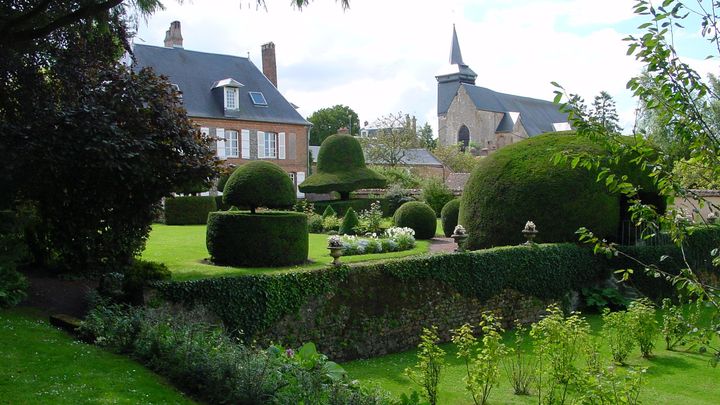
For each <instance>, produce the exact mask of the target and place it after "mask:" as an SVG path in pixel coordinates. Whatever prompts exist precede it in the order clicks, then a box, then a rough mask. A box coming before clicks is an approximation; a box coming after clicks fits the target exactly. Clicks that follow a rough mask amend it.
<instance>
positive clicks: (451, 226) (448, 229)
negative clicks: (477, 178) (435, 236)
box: [440, 198, 460, 238]
mask: <svg viewBox="0 0 720 405" xmlns="http://www.w3.org/2000/svg"><path fill="white" fill-rule="evenodd" d="M459 213H460V199H459V198H456V199H454V200H450V201H448V203H447V204H445V205H444V206H443V207H442V210H441V211H440V222H441V223H442V228H443V233H444V234H445V237H448V238H449V237H450V235H452V234H453V231H454V230H455V227H456V226H457V224H458V214H459Z"/></svg>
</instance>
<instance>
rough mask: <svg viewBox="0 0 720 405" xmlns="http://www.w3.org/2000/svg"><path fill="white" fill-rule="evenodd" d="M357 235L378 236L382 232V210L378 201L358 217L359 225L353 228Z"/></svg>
mask: <svg viewBox="0 0 720 405" xmlns="http://www.w3.org/2000/svg"><path fill="white" fill-rule="evenodd" d="M355 232H356V233H357V234H358V235H365V234H373V233H374V234H378V233H381V232H382V208H380V201H375V202H374V203H372V204H370V208H369V209H367V210H362V211H361V212H360V216H359V224H358V225H357V226H356V227H355Z"/></svg>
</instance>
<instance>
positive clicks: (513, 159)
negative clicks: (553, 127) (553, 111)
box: [459, 132, 665, 250]
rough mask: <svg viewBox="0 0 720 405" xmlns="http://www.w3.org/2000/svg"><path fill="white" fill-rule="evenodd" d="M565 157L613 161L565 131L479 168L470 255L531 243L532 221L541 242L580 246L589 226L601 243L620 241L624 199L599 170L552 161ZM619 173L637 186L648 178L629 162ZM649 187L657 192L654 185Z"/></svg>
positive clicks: (471, 195) (465, 199)
mask: <svg viewBox="0 0 720 405" xmlns="http://www.w3.org/2000/svg"><path fill="white" fill-rule="evenodd" d="M563 151H567V152H568V153H570V154H577V153H586V154H589V155H591V156H603V155H604V154H606V152H605V151H604V150H603V149H602V147H600V146H599V145H597V144H595V143H593V142H592V141H590V140H589V139H587V138H584V137H580V136H577V135H575V134H574V133H572V132H560V133H548V134H543V135H538V136H535V137H532V138H530V139H527V140H524V141H522V142H518V143H516V144H513V145H509V146H507V147H504V148H502V149H500V150H499V151H497V152H495V153H493V154H492V155H490V156H488V157H486V158H484V159H483V160H482V161H481V162H480V163H479V165H478V167H477V168H476V169H475V170H474V171H473V173H472V174H471V176H470V179H469V180H468V182H467V184H466V185H465V190H464V191H463V195H462V202H461V207H460V218H459V222H460V223H461V224H463V226H464V227H465V229H466V230H467V232H468V240H467V243H466V247H467V248H468V249H473V250H474V249H481V248H487V247H492V246H505V245H517V244H519V243H522V242H525V238H524V237H523V235H522V233H521V231H522V230H523V228H524V226H525V223H526V222H527V221H533V222H534V223H535V225H536V226H537V229H538V231H539V234H538V236H537V238H536V241H539V242H544V243H548V242H574V241H577V235H576V234H575V231H577V229H578V228H580V227H583V226H584V227H587V228H588V229H590V230H591V231H592V232H594V233H595V235H597V236H600V237H602V238H608V239H610V240H614V239H615V237H616V234H617V232H618V229H619V226H620V221H621V205H620V202H621V197H620V196H619V195H617V194H612V193H610V192H609V191H608V190H607V188H606V187H605V184H604V183H603V182H600V183H598V182H597V181H596V179H597V172H596V171H589V170H587V169H585V168H581V167H579V166H578V167H577V168H575V169H573V168H571V167H570V165H569V164H567V163H565V164H562V163H560V164H557V165H556V164H554V163H553V161H552V157H553V156H554V155H555V154H556V153H558V152H563ZM617 170H618V171H619V172H620V173H622V174H626V175H628V176H629V177H630V178H631V179H633V180H636V179H640V180H642V179H648V177H647V175H646V174H644V173H643V172H642V171H641V170H640V169H639V168H638V167H637V166H636V165H634V164H631V163H628V162H621V163H620V165H619V166H618V168H617ZM643 183H644V187H646V188H645V190H646V191H648V192H651V191H652V190H651V187H652V184H651V182H650V181H643ZM660 205H662V204H660ZM658 208H659V209H660V210H663V209H664V208H665V207H664V206H659V207H658Z"/></svg>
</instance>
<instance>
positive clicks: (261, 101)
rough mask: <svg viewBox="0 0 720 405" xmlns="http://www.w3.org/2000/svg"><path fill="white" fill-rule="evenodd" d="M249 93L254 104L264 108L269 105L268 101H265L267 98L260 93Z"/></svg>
mask: <svg viewBox="0 0 720 405" xmlns="http://www.w3.org/2000/svg"><path fill="white" fill-rule="evenodd" d="M248 93H249V94H250V99H251V100H252V102H253V104H255V105H264V106H266V105H268V103H267V100H265V96H264V95H263V94H262V93H260V92H259V91H250V92H248Z"/></svg>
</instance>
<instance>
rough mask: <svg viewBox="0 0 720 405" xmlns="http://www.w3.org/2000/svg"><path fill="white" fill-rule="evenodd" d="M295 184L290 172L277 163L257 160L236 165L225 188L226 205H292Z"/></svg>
mask: <svg viewBox="0 0 720 405" xmlns="http://www.w3.org/2000/svg"><path fill="white" fill-rule="evenodd" d="M295 200H296V196H295V187H294V186H293V183H292V180H290V177H289V176H288V174H287V173H286V172H285V171H284V170H283V169H282V168H280V166H278V165H276V164H275V163H271V162H266V161H261V160H256V161H252V162H249V163H245V164H244V165H242V166H240V167H239V168H237V169H236V170H235V171H234V172H233V174H232V175H231V176H230V178H229V179H228V181H227V184H225V188H224V189H223V203H224V204H225V205H226V206H236V207H250V211H252V212H253V213H254V212H255V208H257V207H267V208H290V207H292V206H293V204H295Z"/></svg>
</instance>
